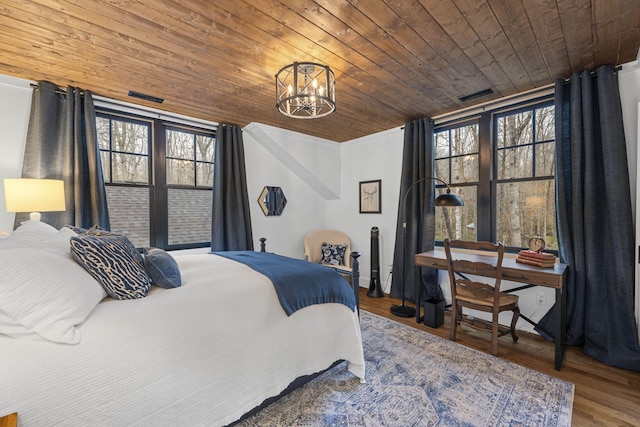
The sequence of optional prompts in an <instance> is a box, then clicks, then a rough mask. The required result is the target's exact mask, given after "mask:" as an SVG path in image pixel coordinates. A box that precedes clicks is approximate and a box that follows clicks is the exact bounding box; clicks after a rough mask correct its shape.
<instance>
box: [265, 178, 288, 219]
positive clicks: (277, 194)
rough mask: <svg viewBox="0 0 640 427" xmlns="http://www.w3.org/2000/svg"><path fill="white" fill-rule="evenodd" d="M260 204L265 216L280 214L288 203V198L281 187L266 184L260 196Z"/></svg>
mask: <svg viewBox="0 0 640 427" xmlns="http://www.w3.org/2000/svg"><path fill="white" fill-rule="evenodd" d="M258 204H259V205H260V209H262V213H263V214H264V216H278V215H281V214H282V211H283V210H284V207H285V206H286V205H287V198H286V197H285V196H284V192H283V191H282V188H280V187H272V186H268V185H267V186H265V187H264V188H263V189H262V192H261V193H260V196H259V197H258Z"/></svg>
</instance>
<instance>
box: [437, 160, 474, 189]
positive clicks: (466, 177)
mask: <svg viewBox="0 0 640 427" xmlns="http://www.w3.org/2000/svg"><path fill="white" fill-rule="evenodd" d="M445 181H446V180H445ZM477 181H478V155H477V154H473V155H469V156H462V157H454V158H452V159H451V184H455V183H460V182H477Z"/></svg>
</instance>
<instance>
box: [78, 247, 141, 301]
mask: <svg viewBox="0 0 640 427" xmlns="http://www.w3.org/2000/svg"><path fill="white" fill-rule="evenodd" d="M71 253H72V254H73V257H74V258H75V259H76V261H78V263H79V264H80V265H82V266H83V267H84V268H85V270H87V271H88V272H89V274H91V275H92V276H93V277H94V278H95V279H96V280H97V281H98V282H99V283H100V285H102V287H103V288H104V290H105V291H106V292H107V294H109V296H110V297H112V298H114V299H118V300H124V299H136V298H143V297H145V296H146V295H147V293H149V288H150V287H151V279H150V278H149V275H148V274H147V271H146V270H145V268H144V261H143V260H142V255H140V253H138V251H137V250H136V248H135V246H133V243H131V242H130V241H129V239H127V238H126V237H125V236H119V235H111V236H92V235H88V234H85V235H81V236H78V237H72V238H71Z"/></svg>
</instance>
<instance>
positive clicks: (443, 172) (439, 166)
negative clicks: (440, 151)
mask: <svg viewBox="0 0 640 427" xmlns="http://www.w3.org/2000/svg"><path fill="white" fill-rule="evenodd" d="M435 168H436V170H435V172H436V173H435V177H436V178H440V179H441V180H443V181H444V182H449V158H446V159H442V160H436V161H435Z"/></svg>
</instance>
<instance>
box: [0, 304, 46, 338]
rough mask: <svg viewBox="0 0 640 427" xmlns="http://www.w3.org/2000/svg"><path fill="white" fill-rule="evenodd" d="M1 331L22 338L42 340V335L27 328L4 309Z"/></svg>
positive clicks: (0, 317)
mask: <svg viewBox="0 0 640 427" xmlns="http://www.w3.org/2000/svg"><path fill="white" fill-rule="evenodd" d="M0 331H2V333H3V334H5V335H9V336H10V337H13V338H18V339H21V340H30V341H42V337H41V336H40V335H38V334H36V333H35V332H33V331H32V330H30V329H27V327H26V326H24V325H23V324H22V323H20V322H18V321H17V320H16V319H14V318H13V317H11V316H9V315H8V314H7V313H5V312H4V311H2V310H0Z"/></svg>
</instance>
